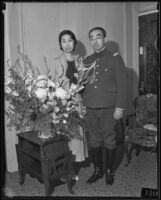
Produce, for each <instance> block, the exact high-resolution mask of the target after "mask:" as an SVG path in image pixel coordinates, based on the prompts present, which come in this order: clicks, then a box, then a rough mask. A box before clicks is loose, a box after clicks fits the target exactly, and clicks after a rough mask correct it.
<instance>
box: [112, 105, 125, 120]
mask: <svg viewBox="0 0 161 200" xmlns="http://www.w3.org/2000/svg"><path fill="white" fill-rule="evenodd" d="M123 111H124V109H122V108H115V111H114V119H116V120H118V119H120V118H122V117H123Z"/></svg>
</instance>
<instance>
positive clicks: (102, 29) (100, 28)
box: [88, 27, 106, 38]
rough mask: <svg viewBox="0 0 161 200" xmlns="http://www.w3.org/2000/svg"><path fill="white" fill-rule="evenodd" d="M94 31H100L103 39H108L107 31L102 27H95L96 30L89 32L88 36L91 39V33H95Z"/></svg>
mask: <svg viewBox="0 0 161 200" xmlns="http://www.w3.org/2000/svg"><path fill="white" fill-rule="evenodd" d="M94 30H100V31H102V34H103V37H104V38H105V37H106V31H105V29H104V28H102V27H94V28H92V29H91V30H90V31H89V34H88V36H89V37H90V34H91V32H92V31H94Z"/></svg>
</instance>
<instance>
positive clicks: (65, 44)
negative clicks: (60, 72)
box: [61, 35, 74, 53]
mask: <svg viewBox="0 0 161 200" xmlns="http://www.w3.org/2000/svg"><path fill="white" fill-rule="evenodd" d="M61 46H62V49H63V51H64V52H66V53H70V52H72V51H73V49H74V40H73V39H72V38H71V36H70V35H63V36H62V38H61Z"/></svg>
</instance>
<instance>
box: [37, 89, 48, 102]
mask: <svg viewBox="0 0 161 200" xmlns="http://www.w3.org/2000/svg"><path fill="white" fill-rule="evenodd" d="M47 94H48V88H46V89H44V88H37V89H36V91H35V95H36V96H37V97H38V98H39V99H40V100H41V102H44V101H45V99H46V97H47Z"/></svg>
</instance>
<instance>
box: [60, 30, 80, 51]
mask: <svg viewBox="0 0 161 200" xmlns="http://www.w3.org/2000/svg"><path fill="white" fill-rule="evenodd" d="M63 35H70V37H71V38H72V39H73V40H74V49H75V45H76V43H77V39H76V37H75V35H74V33H73V32H72V31H70V30H64V31H62V32H61V33H60V34H59V45H60V49H61V50H63V48H62V46H61V38H62V37H63ZM74 49H73V50H74Z"/></svg>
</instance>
